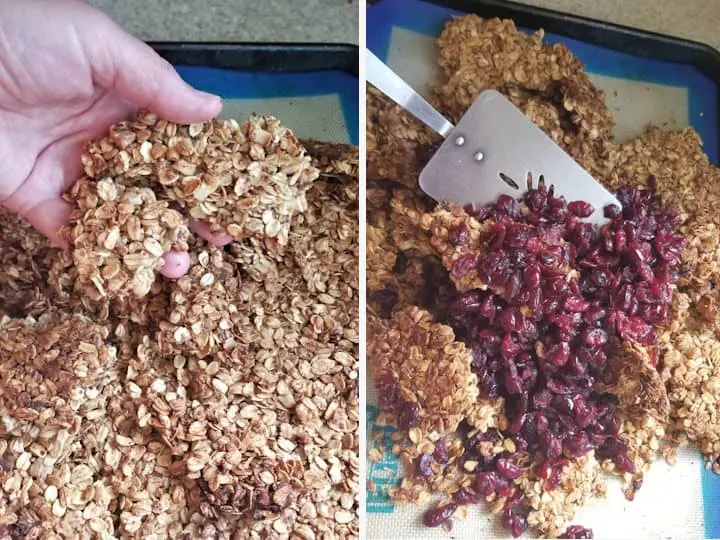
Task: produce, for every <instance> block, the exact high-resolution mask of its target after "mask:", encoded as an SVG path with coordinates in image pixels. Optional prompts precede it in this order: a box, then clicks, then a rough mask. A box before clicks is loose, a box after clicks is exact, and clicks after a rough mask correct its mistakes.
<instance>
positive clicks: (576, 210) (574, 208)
mask: <svg viewBox="0 0 720 540" xmlns="http://www.w3.org/2000/svg"><path fill="white" fill-rule="evenodd" d="M567 209H568V210H569V211H570V212H571V213H572V214H575V215H576V216H577V217H581V218H585V217H588V216H591V215H592V213H593V212H594V211H595V208H594V207H593V205H592V204H590V203H588V202H585V201H572V202H570V203H568V205H567Z"/></svg>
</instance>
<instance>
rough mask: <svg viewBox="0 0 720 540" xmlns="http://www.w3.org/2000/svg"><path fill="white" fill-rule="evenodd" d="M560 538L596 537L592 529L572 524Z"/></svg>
mask: <svg viewBox="0 0 720 540" xmlns="http://www.w3.org/2000/svg"><path fill="white" fill-rule="evenodd" d="M560 538H594V536H593V532H592V529H586V528H585V527H582V526H581V525H570V526H569V527H568V528H567V529H565V532H564V533H563V534H562V536H560Z"/></svg>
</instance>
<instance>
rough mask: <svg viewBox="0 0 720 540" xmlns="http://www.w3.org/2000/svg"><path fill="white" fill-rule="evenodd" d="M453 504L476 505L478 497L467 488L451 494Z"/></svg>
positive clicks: (478, 500)
mask: <svg viewBox="0 0 720 540" xmlns="http://www.w3.org/2000/svg"><path fill="white" fill-rule="evenodd" d="M453 502H455V503H457V504H459V505H465V504H478V503H479V502H480V496H479V495H478V494H477V493H475V492H474V491H472V490H471V489H468V488H461V489H459V490H458V491H456V492H455V493H454V494H453Z"/></svg>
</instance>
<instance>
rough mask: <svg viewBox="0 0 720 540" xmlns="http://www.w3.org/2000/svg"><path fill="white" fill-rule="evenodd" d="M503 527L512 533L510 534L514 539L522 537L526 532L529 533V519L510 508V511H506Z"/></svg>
mask: <svg viewBox="0 0 720 540" xmlns="http://www.w3.org/2000/svg"><path fill="white" fill-rule="evenodd" d="M503 525H504V526H505V528H506V529H507V530H509V531H510V534H512V535H513V538H518V537H519V536H522V534H523V533H524V532H525V531H527V528H528V522H527V517H525V516H524V515H523V514H521V513H520V512H518V511H517V510H515V509H513V508H510V509H508V510H505V512H504V515H503Z"/></svg>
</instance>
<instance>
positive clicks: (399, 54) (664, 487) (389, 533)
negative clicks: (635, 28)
mask: <svg viewBox="0 0 720 540" xmlns="http://www.w3.org/2000/svg"><path fill="white" fill-rule="evenodd" d="M509 9H511V8H509ZM476 12H477V13H478V14H479V15H480V16H483V11H482V2H480V3H478V8H477V10H476ZM462 13H463V12H461V11H458V10H453V9H449V8H447V7H444V6H441V5H436V4H433V3H430V2H421V1H419V0H382V1H380V2H378V3H377V4H376V5H373V6H372V7H370V8H368V12H367V44H368V48H370V49H371V50H372V51H373V52H374V53H375V54H376V55H377V56H378V57H379V58H381V59H383V60H385V61H386V62H387V63H388V65H389V66H390V67H392V68H393V69H394V70H396V71H397V72H398V73H399V74H400V75H401V76H402V77H403V78H405V79H406V80H407V81H408V82H409V83H410V84H411V85H413V86H414V87H415V88H417V89H418V90H420V91H421V92H423V93H425V94H427V92H428V90H429V88H431V87H432V84H433V81H434V80H435V77H436V67H435V62H434V59H435V39H436V38H437V36H438V35H439V34H440V32H441V30H442V28H443V26H444V24H445V23H446V22H447V21H448V20H450V19H451V17H452V16H453V15H460V14H462ZM523 20H525V21H527V20H528V17H527V14H525V16H524V17H523ZM526 24H527V23H526ZM594 31H595V32H597V31H598V30H597V28H595V29H594ZM590 33H591V32H588V35H590ZM545 41H546V42H548V43H556V42H561V43H564V44H565V45H567V47H568V48H569V49H570V50H571V51H572V52H573V53H574V54H575V55H576V56H577V57H578V58H579V59H580V60H582V61H583V62H584V63H585V65H586V70H587V72H588V73H589V74H590V76H591V78H592V80H593V82H594V83H595V84H596V85H597V86H599V87H600V88H602V89H603V90H605V92H606V95H607V103H608V106H609V107H610V108H611V110H612V111H613V113H614V115H615V120H616V127H615V132H614V134H615V137H616V138H617V139H618V140H626V139H628V138H632V137H634V136H636V135H639V134H641V133H642V132H643V130H644V129H645V127H646V126H647V125H648V124H649V123H654V124H657V125H660V126H662V127H664V128H666V129H678V128H682V127H686V126H693V127H694V128H695V129H696V130H697V131H698V133H699V134H700V136H701V137H702V139H703V141H704V149H705V151H706V153H707V154H708V155H709V157H710V159H711V160H712V161H713V162H715V163H717V161H718V121H717V119H718V88H717V85H716V83H715V82H714V81H713V80H712V79H711V78H709V77H707V76H706V75H704V74H703V73H702V72H701V71H700V70H699V69H697V68H696V67H695V66H693V65H689V64H688V63H678V62H668V61H664V60H661V59H657V58H656V59H649V58H644V57H640V56H636V55H633V54H630V53H627V52H622V51H618V50H612V49H609V48H606V47H602V46H598V45H594V44H591V43H586V42H583V41H579V40H577V39H569V38H567V37H564V36H562V35H558V34H552V33H550V34H546V38H545ZM688 58H689V57H688ZM376 403H377V400H376V399H375V395H374V390H373V389H372V387H371V385H369V388H368V411H367V433H368V438H369V439H370V438H373V437H374V438H379V439H385V441H386V442H389V440H390V437H391V432H392V430H391V429H388V428H385V427H383V426H378V425H377V424H376V423H375V421H374V419H375V416H376V414H377V408H376V406H375V404H376ZM383 446H385V447H387V448H389V447H390V446H391V445H390V444H386V445H383ZM368 447H371V444H370V443H369V445H368ZM401 473H402V468H401V465H400V463H398V460H397V458H396V457H395V456H393V455H392V453H390V452H389V450H388V451H387V452H385V454H384V455H383V456H382V459H381V460H380V461H379V462H369V463H368V477H369V479H370V480H372V482H373V483H374V484H375V485H376V490H375V491H374V492H368V494H367V511H368V517H367V537H368V538H372V539H374V538H378V539H380V538H383V539H385V538H387V539H391V538H453V539H464V538H468V539H469V538H478V537H479V538H504V537H507V533H506V532H505V531H504V530H503V529H501V528H500V527H499V520H498V519H496V518H495V517H493V516H490V515H489V514H488V512H487V510H486V508H485V507H483V506H482V505H481V506H479V507H478V506H473V507H470V508H469V510H470V512H469V514H468V518H467V519H465V520H464V521H457V520H456V521H455V524H454V527H453V530H452V532H450V533H447V532H445V531H443V530H442V529H427V528H424V527H422V525H421V523H420V516H421V513H422V509H420V508H418V507H415V506H409V507H396V506H394V505H393V504H392V501H391V500H390V499H389V498H388V497H387V488H388V487H391V486H393V485H396V484H397V483H398V481H399V478H400V475H401ZM719 508H720V477H718V476H717V475H714V474H712V473H710V472H708V471H706V470H705V468H704V460H703V459H702V456H701V455H700V454H699V453H698V452H696V451H694V450H685V451H681V452H680V454H679V456H678V462H677V464H676V465H675V466H673V467H670V466H669V465H667V464H666V463H665V462H663V461H657V462H656V463H655V464H654V465H653V467H652V469H651V470H650V472H649V473H648V474H647V475H646V477H645V480H644V483H643V487H642V488H641V489H640V490H639V491H638V492H637V495H636V497H635V500H634V501H633V502H629V501H627V500H626V499H625V498H624V496H623V494H622V492H621V490H620V484H619V483H618V482H616V481H614V480H611V481H609V482H608V496H607V497H606V498H605V499H603V500H598V499H593V500H592V501H590V502H589V503H588V504H587V505H586V506H585V507H583V508H581V509H580V510H579V511H578V513H577V516H576V519H575V520H574V521H573V523H578V524H582V525H584V526H586V527H590V528H592V529H593V530H594V533H595V538H618V539H620V538H663V539H666V538H667V539H675V538H678V539H679V538H683V539H688V540H690V539H700V538H720V510H718V509H719Z"/></svg>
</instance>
